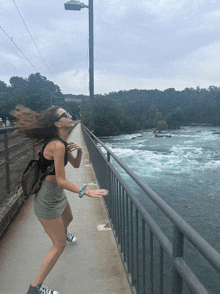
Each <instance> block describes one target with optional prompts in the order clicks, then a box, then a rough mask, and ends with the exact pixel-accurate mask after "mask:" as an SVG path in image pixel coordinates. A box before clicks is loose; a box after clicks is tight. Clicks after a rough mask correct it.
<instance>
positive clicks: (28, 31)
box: [12, 0, 51, 73]
mask: <svg viewBox="0 0 220 294" xmlns="http://www.w3.org/2000/svg"><path fill="white" fill-rule="evenodd" d="M12 1H13V2H14V5H15V7H16V9H17V11H18V13H19V14H20V17H21V19H22V21H23V23H24V25H25V27H26V29H27V31H28V33H29V35H30V37H31V39H32V41H33V42H34V45H35V47H36V48H37V51H38V53H39V55H40V57H41V59H42V61H43V63H44V65H45V66H46V68H47V69H48V71H49V72H50V70H49V68H48V66H47V64H46V62H45V61H44V59H43V56H42V54H41V52H40V50H39V48H38V47H37V44H36V42H35V40H34V38H33V36H32V34H31V32H30V30H29V28H28V26H27V24H26V22H25V20H24V18H23V16H22V14H21V12H20V10H19V9H18V6H17V5H16V3H15V1H14V0H12ZM50 73H51V72H50Z"/></svg>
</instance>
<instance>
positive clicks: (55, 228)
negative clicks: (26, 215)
mask: <svg viewBox="0 0 220 294" xmlns="http://www.w3.org/2000/svg"><path fill="white" fill-rule="evenodd" d="M38 219H39V221H40V222H41V224H42V225H43V227H44V229H45V231H46V233H47V234H48V236H49V237H50V239H51V240H52V242H53V245H52V247H51V249H50V251H49V252H48V254H47V256H46V257H45V259H44V261H43V263H42V265H41V267H40V271H39V273H38V275H37V277H36V279H35V281H34V283H33V284H32V286H34V287H36V286H37V285H39V284H42V283H43V282H44V280H45V278H46V276H47V275H48V274H49V272H50V271H51V270H52V268H53V267H54V265H55V263H56V262H57V260H58V258H59V257H60V255H61V253H62V252H63V250H64V248H65V247H66V234H65V231H66V229H65V226H64V222H63V219H62V217H59V218H57V219H53V220H47V219H42V218H38Z"/></svg>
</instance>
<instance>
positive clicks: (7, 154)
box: [0, 127, 36, 204]
mask: <svg viewBox="0 0 220 294" xmlns="http://www.w3.org/2000/svg"><path fill="white" fill-rule="evenodd" d="M13 130H14V127H8V128H7V127H5V128H1V129H0V182H1V192H0V204H3V202H4V201H5V200H8V199H9V195H10V194H14V193H15V190H16V186H17V185H18V183H19V181H20V178H21V174H22V172H23V171H24V168H25V166H26V165H27V163H28V160H30V159H32V158H34V157H35V154H36V150H35V148H31V147H30V146H29V145H27V144H26V143H25V139H24V138H22V137H21V136H18V135H14V134H13Z"/></svg>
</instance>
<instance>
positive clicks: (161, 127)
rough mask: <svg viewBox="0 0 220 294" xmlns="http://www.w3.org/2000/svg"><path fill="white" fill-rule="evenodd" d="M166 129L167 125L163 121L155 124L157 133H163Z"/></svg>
mask: <svg viewBox="0 0 220 294" xmlns="http://www.w3.org/2000/svg"><path fill="white" fill-rule="evenodd" d="M167 129H168V124H167V122H166V121H165V120H162V121H159V122H158V124H157V130H158V131H165V130H167Z"/></svg>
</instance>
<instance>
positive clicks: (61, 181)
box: [53, 141, 108, 198]
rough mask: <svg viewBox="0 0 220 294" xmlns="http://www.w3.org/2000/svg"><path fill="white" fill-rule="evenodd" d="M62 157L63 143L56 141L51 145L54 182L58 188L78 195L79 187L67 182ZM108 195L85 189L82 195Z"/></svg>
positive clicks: (105, 192)
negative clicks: (54, 174) (54, 173)
mask: <svg viewBox="0 0 220 294" xmlns="http://www.w3.org/2000/svg"><path fill="white" fill-rule="evenodd" d="M64 156H65V146H64V145H63V143H61V142H59V141H56V142H54V144H53V158H54V164H55V171H56V181H57V184H58V186H59V187H61V188H63V189H66V190H68V191H71V192H73V193H77V194H79V193H80V186H78V185H75V184H74V183H72V182H70V181H68V180H67V179H66V175H65V167H64ZM107 193H108V191H107V190H104V189H101V190H89V189H85V190H84V194H85V195H87V196H89V197H96V198H101V197H102V196H106V195H107Z"/></svg>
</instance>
